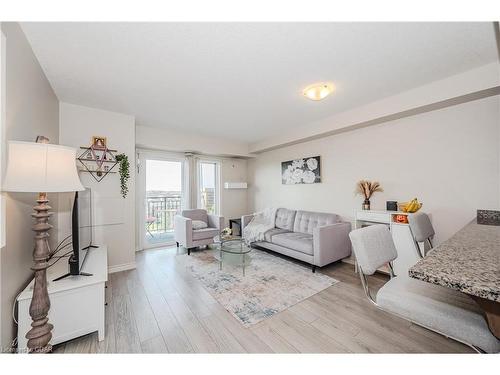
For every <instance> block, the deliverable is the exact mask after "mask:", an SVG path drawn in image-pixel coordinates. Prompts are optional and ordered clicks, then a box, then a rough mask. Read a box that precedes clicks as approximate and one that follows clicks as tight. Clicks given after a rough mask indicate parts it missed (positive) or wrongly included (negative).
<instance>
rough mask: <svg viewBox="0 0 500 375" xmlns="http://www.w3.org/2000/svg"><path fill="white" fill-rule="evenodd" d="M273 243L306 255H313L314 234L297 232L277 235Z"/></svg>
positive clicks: (273, 238)
mask: <svg viewBox="0 0 500 375" xmlns="http://www.w3.org/2000/svg"><path fill="white" fill-rule="evenodd" d="M271 242H272V243H273V244H275V245H280V246H283V247H287V248H289V249H292V250H295V251H299V252H301V253H304V254H308V255H313V236H312V234H306V233H295V232H289V233H282V234H276V235H274V236H273V237H272V241H271Z"/></svg>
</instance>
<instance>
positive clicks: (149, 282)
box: [54, 248, 472, 353]
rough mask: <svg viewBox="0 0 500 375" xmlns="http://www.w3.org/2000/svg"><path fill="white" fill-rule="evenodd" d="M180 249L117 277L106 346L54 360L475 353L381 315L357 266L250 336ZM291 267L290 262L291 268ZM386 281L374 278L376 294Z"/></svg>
mask: <svg viewBox="0 0 500 375" xmlns="http://www.w3.org/2000/svg"><path fill="white" fill-rule="evenodd" d="M176 256H187V255H185V254H184V252H183V251H182V250H181V251H179V252H178V251H177V250H176V249H175V248H169V249H157V250H145V251H142V252H139V253H137V269H135V270H131V271H125V272H119V273H114V274H111V275H110V277H109V281H108V283H107V285H108V288H107V289H106V301H107V306H106V338H105V340H104V341H101V342H98V341H97V333H94V334H90V335H87V336H84V337H81V338H78V339H75V340H71V341H68V342H66V343H63V344H60V345H57V346H55V347H54V352H55V353H269V352H271V353H272V352H275V353H469V352H472V350H471V349H470V348H468V347H467V346H465V345H462V344H460V343H457V342H455V341H453V340H450V339H447V338H445V337H443V336H441V335H438V334H436V333H434V332H431V331H429V330H426V329H424V328H421V327H419V326H416V325H414V324H412V323H409V322H407V321H405V320H403V319H400V318H397V317H395V316H393V315H390V314H388V313H385V312H383V311H380V310H378V309H377V308H376V307H375V306H373V305H372V304H371V303H370V302H369V301H368V300H367V299H366V297H365V295H364V293H363V290H362V288H361V283H360V281H359V278H358V276H357V275H356V274H355V273H354V271H353V268H352V266H350V265H347V264H344V263H335V264H332V265H329V266H327V267H324V268H322V269H319V270H318V271H317V272H323V273H325V274H327V275H329V276H331V277H333V278H335V279H337V280H340V281H341V282H340V283H338V284H336V285H333V286H331V287H329V288H327V289H325V290H324V291H322V292H320V293H318V294H316V295H314V296H312V297H310V298H308V299H306V300H304V301H302V302H300V303H298V304H296V305H294V306H292V307H291V308H289V309H288V310H285V311H283V312H281V313H278V314H276V315H274V316H273V317H271V318H269V319H267V320H264V321H262V322H260V323H258V324H256V325H253V326H251V327H250V328H244V327H243V325H241V324H240V323H239V322H238V321H237V320H236V318H234V317H233V316H232V315H231V314H230V313H229V312H228V311H226V310H225V309H224V308H223V307H222V306H221V305H220V304H219V303H218V302H217V301H216V300H215V299H214V298H213V297H212V296H211V295H210V294H209V293H208V292H207V291H206V290H205V289H204V288H203V286H202V285H201V283H200V282H199V281H198V280H196V279H195V278H193V277H192V276H191V275H190V273H189V272H188V271H187V270H185V269H184V268H183V267H182V266H181V265H180V264H179V263H178V262H176V261H175V257H176ZM291 261H292V260H291ZM385 280H386V277H385V276H383V275H375V276H371V277H370V284H371V286H374V287H375V289H376V288H378V287H380V285H382V284H383V283H384V281H385Z"/></svg>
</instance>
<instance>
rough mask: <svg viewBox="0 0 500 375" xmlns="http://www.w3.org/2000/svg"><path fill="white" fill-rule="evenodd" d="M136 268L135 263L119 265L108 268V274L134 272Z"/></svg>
mask: <svg viewBox="0 0 500 375" xmlns="http://www.w3.org/2000/svg"><path fill="white" fill-rule="evenodd" d="M135 268H136V264H135V262H131V263H124V264H118V265H116V266H111V267H108V274H109V273H115V272H121V271H127V270H133V269H135Z"/></svg>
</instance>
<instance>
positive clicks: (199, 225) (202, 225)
mask: <svg viewBox="0 0 500 375" xmlns="http://www.w3.org/2000/svg"><path fill="white" fill-rule="evenodd" d="M192 225H193V229H194V230H197V229H204V228H207V227H208V225H207V223H205V222H204V221H202V220H193V222H192Z"/></svg>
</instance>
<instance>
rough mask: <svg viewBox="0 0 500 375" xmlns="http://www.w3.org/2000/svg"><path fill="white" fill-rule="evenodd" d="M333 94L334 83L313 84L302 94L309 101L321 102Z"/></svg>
mask: <svg viewBox="0 0 500 375" xmlns="http://www.w3.org/2000/svg"><path fill="white" fill-rule="evenodd" d="M332 92H333V83H330V82H319V83H313V84H312V85H309V86H307V87H306V88H305V89H304V90H303V91H302V94H304V96H305V97H306V98H308V99H311V100H321V99H324V98H326V97H327V96H328V95H330V94H331V93H332Z"/></svg>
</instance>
